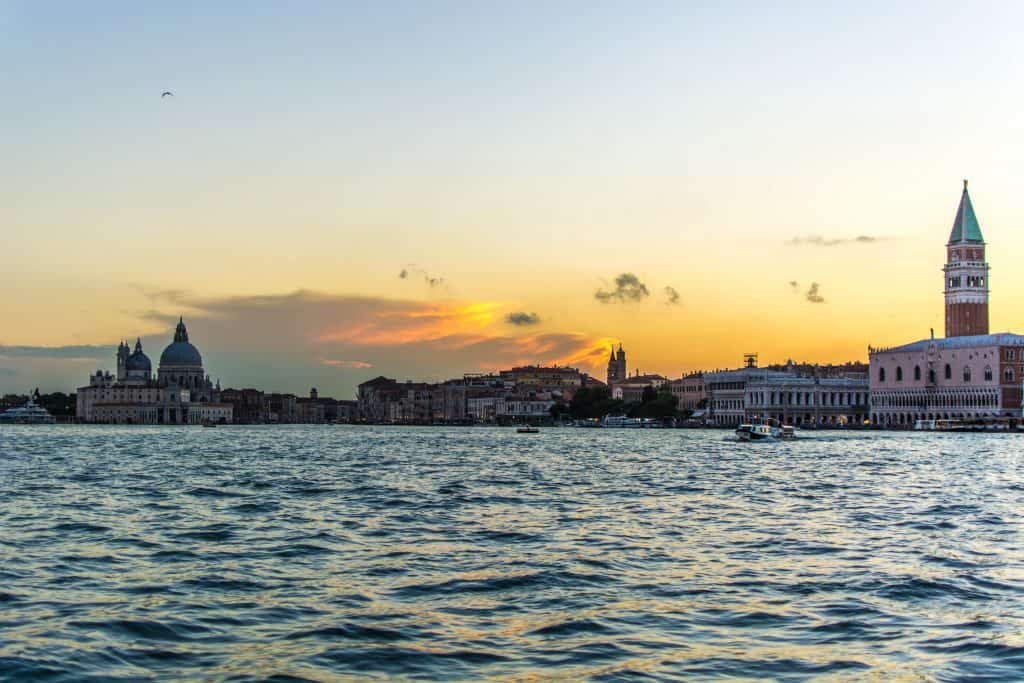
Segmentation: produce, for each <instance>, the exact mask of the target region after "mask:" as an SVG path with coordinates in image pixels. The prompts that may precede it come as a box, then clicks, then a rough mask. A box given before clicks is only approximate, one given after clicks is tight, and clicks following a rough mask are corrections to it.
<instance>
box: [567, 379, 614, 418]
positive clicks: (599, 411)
mask: <svg viewBox="0 0 1024 683" xmlns="http://www.w3.org/2000/svg"><path fill="white" fill-rule="evenodd" d="M621 410H622V401H620V400H618V399H614V398H612V397H611V390H610V389H608V387H582V388H580V389H579V390H578V391H577V392H576V393H575V394H574V395H573V397H572V402H570V403H569V414H570V415H572V416H573V418H575V419H577V420H585V419H591V418H599V417H604V416H605V415H610V414H618V413H619V412H620V411H621Z"/></svg>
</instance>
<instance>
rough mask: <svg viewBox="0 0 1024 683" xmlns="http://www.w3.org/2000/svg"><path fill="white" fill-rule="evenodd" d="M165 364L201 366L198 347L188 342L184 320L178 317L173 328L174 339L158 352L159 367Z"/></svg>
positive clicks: (201, 360) (201, 358) (201, 361)
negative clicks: (161, 351) (175, 326)
mask: <svg viewBox="0 0 1024 683" xmlns="http://www.w3.org/2000/svg"><path fill="white" fill-rule="evenodd" d="M165 365H184V366H190V367H202V366H203V357H202V356H200V355H199V349H197V348H196V347H194V346H192V344H190V343H189V341H188V330H186V329H185V321H184V320H181V319H180V318H179V319H178V327H177V328H176V329H175V330H174V341H173V342H171V344H170V345H169V346H168V347H167V348H166V349H164V352H163V353H161V354H160V367H161V368H162V367H164V366H165Z"/></svg>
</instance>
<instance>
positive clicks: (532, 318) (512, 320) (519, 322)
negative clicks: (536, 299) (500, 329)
mask: <svg viewBox="0 0 1024 683" xmlns="http://www.w3.org/2000/svg"><path fill="white" fill-rule="evenodd" d="M505 322H507V323H508V324H509V325H516V326H518V327H528V326H530V325H539V324H540V316H539V315H537V314H536V313H527V312H526V311H516V312H514V313H509V314H508V315H506V316H505Z"/></svg>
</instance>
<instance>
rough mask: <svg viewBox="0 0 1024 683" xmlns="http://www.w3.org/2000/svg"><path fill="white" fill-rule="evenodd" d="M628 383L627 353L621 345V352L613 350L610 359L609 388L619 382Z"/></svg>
mask: <svg viewBox="0 0 1024 683" xmlns="http://www.w3.org/2000/svg"><path fill="white" fill-rule="evenodd" d="M625 381H626V352H625V351H623V350H622V344H621V343H620V344H619V350H618V351H616V350H615V349H614V348H612V353H611V356H610V357H609V358H608V386H611V385H612V384H616V383H618V382H625Z"/></svg>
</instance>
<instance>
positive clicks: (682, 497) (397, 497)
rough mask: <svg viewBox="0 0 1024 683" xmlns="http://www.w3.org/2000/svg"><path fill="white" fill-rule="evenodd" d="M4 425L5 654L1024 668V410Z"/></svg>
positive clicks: (475, 667) (152, 664)
mask: <svg viewBox="0 0 1024 683" xmlns="http://www.w3.org/2000/svg"><path fill="white" fill-rule="evenodd" d="M725 437H726V433H724V432H715V431H675V430H671V431H668V430H666V431H657V430H650V431H647V430H645V431H633V430H622V431H613V430H586V429H577V430H573V429H562V430H557V429H546V430H544V431H543V432H542V433H541V434H537V435H517V434H515V433H514V432H513V431H512V430H500V429H485V428H477V429H458V428H452V429H448V428H430V429H426V428H423V429H415V428H410V429H403V428H362V427H294V428H287V427H280V428H274V427H257V428H246V427H232V428H219V429H175V428H124V429H120V428H100V427H96V428H87V427H50V428H45V427H44V428H32V427H16V426H7V427H0V678H2V679H3V680H37V679H40V678H44V677H47V676H48V677H50V680H58V681H59V680H67V681H72V680H73V681H83V680H146V679H152V680H170V679H175V680H179V679H186V680H189V679H191V680H203V681H218V680H225V681H226V680H231V681H235V680H267V679H270V680H281V681H284V680H300V679H309V680H326V681H330V680H356V679H359V680H363V679H370V678H378V679H394V678H399V679H403V678H404V679H427V680H454V679H479V678H484V677H491V678H498V679H506V680H522V679H525V678H531V677H532V678H533V679H534V680H545V679H550V680H565V679H580V678H589V679H592V680H599V681H617V680H665V679H678V678H695V679H713V678H718V679H730V680H733V679H762V678H775V679H780V680H794V681H795V680H806V679H812V678H826V679H836V680H865V679H868V680H885V681H889V680H907V681H919V680H943V681H945V680H1009V679H1024V551H1022V546H1021V522H1022V512H1024V480H1022V476H1021V465H1022V455H1021V450H1022V446H1024V436H1018V435H953V434H888V433H865V434H856V433H852V434H835V433H826V432H822V433H817V434H813V435H812V436H811V438H809V439H805V440H802V441H798V442H795V443H780V444H738V443H734V442H731V441H727V440H725Z"/></svg>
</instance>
